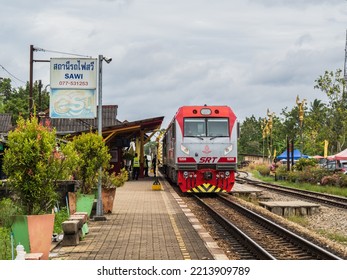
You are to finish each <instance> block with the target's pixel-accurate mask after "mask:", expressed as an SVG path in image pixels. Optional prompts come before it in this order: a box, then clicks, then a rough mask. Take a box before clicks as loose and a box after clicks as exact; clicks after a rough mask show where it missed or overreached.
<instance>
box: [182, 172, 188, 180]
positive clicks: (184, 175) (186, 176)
mask: <svg viewBox="0 0 347 280" xmlns="http://www.w3.org/2000/svg"><path fill="white" fill-rule="evenodd" d="M183 177H184V179H187V178H188V171H184V172H183Z"/></svg>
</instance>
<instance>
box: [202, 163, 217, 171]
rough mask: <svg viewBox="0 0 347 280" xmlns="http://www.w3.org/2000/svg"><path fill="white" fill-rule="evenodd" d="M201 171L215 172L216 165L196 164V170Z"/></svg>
mask: <svg viewBox="0 0 347 280" xmlns="http://www.w3.org/2000/svg"><path fill="white" fill-rule="evenodd" d="M201 169H212V170H216V165H215V164H198V170H201Z"/></svg>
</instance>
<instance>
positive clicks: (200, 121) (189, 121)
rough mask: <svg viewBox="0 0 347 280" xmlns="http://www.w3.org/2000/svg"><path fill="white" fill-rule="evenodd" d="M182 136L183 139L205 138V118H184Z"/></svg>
mask: <svg viewBox="0 0 347 280" xmlns="http://www.w3.org/2000/svg"><path fill="white" fill-rule="evenodd" d="M184 136H185V137H201V136H206V122H205V118H185V119H184Z"/></svg>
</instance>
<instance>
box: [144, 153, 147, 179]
mask: <svg viewBox="0 0 347 280" xmlns="http://www.w3.org/2000/svg"><path fill="white" fill-rule="evenodd" d="M144 170H145V175H144V176H145V177H148V158H147V156H146V155H145V161H144Z"/></svg>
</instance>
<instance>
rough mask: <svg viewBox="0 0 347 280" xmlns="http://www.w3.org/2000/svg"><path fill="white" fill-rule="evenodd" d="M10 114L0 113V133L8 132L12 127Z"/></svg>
mask: <svg viewBox="0 0 347 280" xmlns="http://www.w3.org/2000/svg"><path fill="white" fill-rule="evenodd" d="M11 121H12V117H11V114H8V113H5V114H0V133H8V132H9V131H10V130H11V129H12V122H11Z"/></svg>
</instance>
